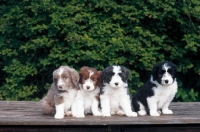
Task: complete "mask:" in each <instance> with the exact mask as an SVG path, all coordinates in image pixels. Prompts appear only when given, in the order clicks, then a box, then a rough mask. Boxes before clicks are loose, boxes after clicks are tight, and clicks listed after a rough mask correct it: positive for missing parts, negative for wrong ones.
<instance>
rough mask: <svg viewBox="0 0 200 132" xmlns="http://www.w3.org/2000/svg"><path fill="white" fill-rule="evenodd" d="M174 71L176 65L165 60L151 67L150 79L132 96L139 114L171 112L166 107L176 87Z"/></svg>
mask: <svg viewBox="0 0 200 132" xmlns="http://www.w3.org/2000/svg"><path fill="white" fill-rule="evenodd" d="M176 71H177V69H176V66H175V65H174V64H173V63H172V62H167V61H166V62H161V63H158V64H156V65H155V66H154V67H153V70H152V74H151V77H150V79H149V80H148V81H147V82H146V83H145V84H144V86H142V87H141V88H140V89H139V90H138V91H137V92H136V94H135V95H134V96H133V98H132V105H133V107H134V110H135V111H136V112H138V114H139V115H146V114H149V115H150V116H160V114H161V112H162V113H163V114H173V112H172V110H169V108H168V107H169V105H170V103H171V101H172V100H173V98H174V96H175V94H176V92H177V89H178V85H177V81H176Z"/></svg>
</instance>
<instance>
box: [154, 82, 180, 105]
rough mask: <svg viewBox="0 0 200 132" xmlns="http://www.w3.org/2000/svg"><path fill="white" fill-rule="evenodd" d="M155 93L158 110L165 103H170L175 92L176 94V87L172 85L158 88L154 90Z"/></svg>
mask: <svg viewBox="0 0 200 132" xmlns="http://www.w3.org/2000/svg"><path fill="white" fill-rule="evenodd" d="M154 92H155V98H156V100H157V102H158V108H159V109H160V108H162V107H163V106H164V105H165V104H166V102H169V101H171V100H172V99H173V98H174V96H175V94H176V92H177V86H176V85H172V86H169V87H158V88H157V89H155V90H154Z"/></svg>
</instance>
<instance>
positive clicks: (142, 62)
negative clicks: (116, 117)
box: [0, 0, 200, 101]
mask: <svg viewBox="0 0 200 132" xmlns="http://www.w3.org/2000/svg"><path fill="white" fill-rule="evenodd" d="M199 14H200V1H199V0H162V1H159V0H145V1H143V0H82V1H80V0H71V1H65V0H17V1H15V0H1V1H0V16H1V17H0V75H1V76H0V99H1V100H39V99H40V98H42V97H43V96H44V95H45V94H46V92H47V89H48V87H49V85H50V84H51V83H52V72H53V70H54V69H56V68H57V67H59V66H60V65H68V66H70V67H73V68H75V69H76V70H77V71H79V69H80V67H82V66H91V67H95V68H97V69H98V70H102V69H104V68H105V67H107V66H109V65H113V64H119V65H123V66H125V67H127V68H128V69H129V70H130V71H131V77H130V79H129V88H130V91H131V93H135V91H136V90H137V89H139V87H140V86H142V85H143V83H144V82H145V81H147V79H148V78H149V75H150V72H151V69H152V67H153V65H154V64H156V63H158V62H160V61H164V60H167V61H172V62H173V63H175V64H176V65H177V67H178V72H179V73H178V74H179V78H178V82H179V91H178V93H177V95H176V98H175V101H200V98H199V97H198V95H199V93H200V89H199V86H200V59H199V55H198V54H200V37H199V34H200V25H199V24H200V15H199Z"/></svg>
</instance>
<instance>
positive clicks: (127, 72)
mask: <svg viewBox="0 0 200 132" xmlns="http://www.w3.org/2000/svg"><path fill="white" fill-rule="evenodd" d="M122 72H124V73H125V76H124V79H125V80H126V81H127V80H128V78H129V75H130V71H129V70H128V69H127V68H126V67H124V66H122ZM125 80H124V81H125Z"/></svg>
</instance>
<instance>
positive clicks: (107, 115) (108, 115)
mask: <svg viewBox="0 0 200 132" xmlns="http://www.w3.org/2000/svg"><path fill="white" fill-rule="evenodd" d="M102 116H104V117H110V116H111V114H110V113H102Z"/></svg>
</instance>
